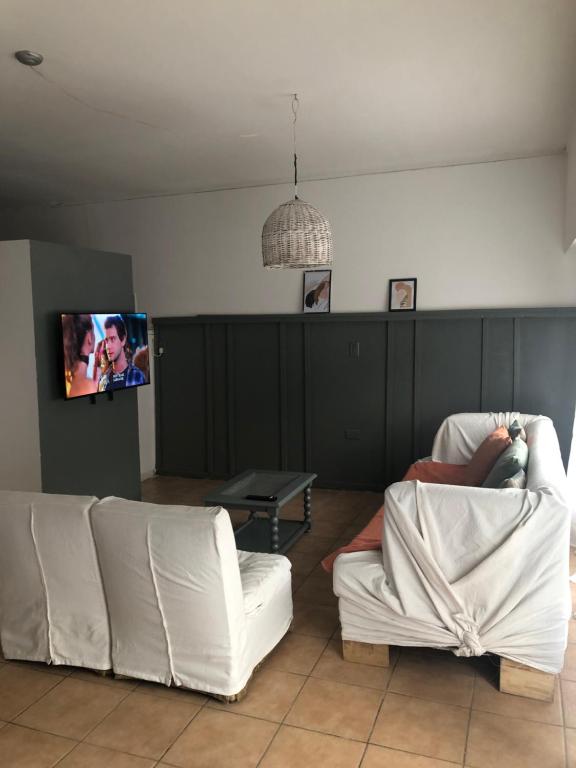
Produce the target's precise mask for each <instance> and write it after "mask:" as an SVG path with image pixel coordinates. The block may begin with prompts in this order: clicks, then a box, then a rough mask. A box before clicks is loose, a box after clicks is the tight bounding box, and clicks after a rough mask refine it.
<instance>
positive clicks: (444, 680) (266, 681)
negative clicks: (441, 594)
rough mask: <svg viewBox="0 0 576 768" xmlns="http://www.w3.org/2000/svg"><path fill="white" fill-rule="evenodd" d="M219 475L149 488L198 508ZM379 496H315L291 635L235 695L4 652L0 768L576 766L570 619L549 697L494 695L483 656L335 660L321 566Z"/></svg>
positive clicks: (403, 654) (300, 551) (491, 672)
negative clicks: (378, 662)
mask: <svg viewBox="0 0 576 768" xmlns="http://www.w3.org/2000/svg"><path fill="white" fill-rule="evenodd" d="M214 485H215V483H213V482H207V481H190V480H181V479H176V478H155V479H153V480H150V481H147V482H146V483H144V497H145V498H146V499H147V500H149V501H158V502H162V503H188V504H198V503H200V502H201V499H202V497H203V495H204V494H205V493H207V491H208V490H209V489H210V488H212V487H214ZM379 505H380V495H379V494H372V493H360V492H345V491H323V490H317V491H314V494H313V520H314V522H315V525H314V528H313V531H312V532H311V533H310V534H307V535H306V536H305V537H304V538H303V539H301V540H300V541H299V542H298V543H297V544H296V546H295V547H294V549H293V550H292V551H291V552H290V555H289V556H290V559H291V560H292V563H293V582H294V614H295V615H294V624H293V628H292V632H290V633H289V634H288V635H287V636H286V638H285V639H284V640H283V641H282V643H281V644H280V646H279V647H278V648H277V650H276V651H275V652H274V653H273V654H272V655H271V656H270V657H269V658H268V659H267V660H266V662H265V663H264V665H263V666H262V668H261V669H260V670H259V671H258V672H257V673H256V675H255V676H254V678H253V680H252V682H251V685H250V688H249V692H248V696H247V697H246V698H245V699H244V700H243V701H242V702H239V703H236V704H229V705H223V704H219V703H218V702H216V701H214V700H212V699H209V698H208V697H206V696H203V695H200V694H196V693H192V692H186V691H176V690H172V689H170V688H164V687H163V686H158V685H154V684H152V683H140V682H138V681H126V680H122V681H119V680H114V679H109V678H100V677H97V676H96V675H93V674H92V673H91V672H88V671H86V670H76V669H69V668H58V667H55V668H50V667H45V666H43V665H36V664H26V663H12V662H5V661H3V660H2V659H0V768H49V767H51V766H56V765H57V766H59V767H61V768H153V767H154V766H157V767H158V768H160V766H165V768H168V766H175V767H176V768H220V767H222V766H226V767H227V768H228V767H231V768H232V767H233V768H255V767H256V766H260V767H261V768H309V767H310V768H313V767H315V766H322V768H357V767H358V766H361V767H362V768H449V767H450V766H452V767H453V768H454V766H467V768H576V621H575V622H572V623H571V624H572V626H571V628H570V630H571V631H570V641H571V643H570V646H569V649H568V653H567V655H566V665H565V669H564V672H563V674H562V675H561V677H560V678H559V680H558V684H557V690H556V695H555V699H554V701H553V702H552V703H551V704H546V703H540V702H534V701H530V700H528V699H522V698H518V697H514V696H508V695H506V694H501V693H499V691H498V690H497V688H496V684H495V683H496V678H497V668H496V666H495V663H494V660H492V659H490V658H485V657H484V658H482V659H476V660H464V659H456V657H454V656H453V655H452V654H449V653H443V652H440V651H424V650H423V651H418V650H407V649H404V650H400V651H399V650H395V651H393V654H392V664H391V667H390V668H389V669H380V668H378V667H371V666H367V665H362V664H350V663H348V662H345V661H344V660H343V659H342V656H341V653H340V639H339V628H338V613H337V604H336V599H335V597H334V596H333V594H332V591H331V588H330V578H329V577H328V576H327V575H326V574H324V572H323V571H322V570H321V568H320V567H319V561H320V559H321V558H322V557H323V556H324V554H326V553H328V552H330V551H332V549H334V548H335V546H336V545H338V544H339V543H340V542H341V541H342V540H346V539H347V538H349V537H351V536H353V535H354V534H355V533H356V532H357V531H358V530H359V529H360V528H362V527H363V526H364V525H365V523H366V522H367V521H368V520H369V518H370V517H371V516H372V515H373V514H374V512H375V511H376V509H377V508H378V506H379ZM300 511H301V510H300V507H299V505H298V504H297V503H293V504H291V505H290V506H289V507H288V508H287V510H286V512H287V514H288V515H291V516H297V515H299V514H300ZM243 517H244V515H243V513H238V512H232V518H233V521H234V523H239V522H241V520H242V519H243ZM575 597H576V595H575Z"/></svg>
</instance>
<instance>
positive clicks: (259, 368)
mask: <svg viewBox="0 0 576 768" xmlns="http://www.w3.org/2000/svg"><path fill="white" fill-rule="evenodd" d="M155 324H156V326H157V329H158V332H159V334H161V332H162V329H163V328H164V327H165V326H179V327H182V328H183V329H184V330H183V336H182V339H181V343H182V344H185V345H186V348H187V349H192V348H193V347H196V346H199V347H205V348H206V357H205V359H204V366H205V368H206V367H207V368H210V369H211V370H209V371H201V370H198V371H197V379H198V381H200V382H205V384H204V386H205V387H206V388H207V390H209V391H207V393H206V398H205V403H204V405H203V406H202V407H204V408H205V412H206V419H207V433H206V435H205V440H201V441H200V443H199V446H200V447H199V450H201V449H202V444H203V443H204V444H205V451H206V456H205V459H204V463H205V466H206V467H207V470H206V471H207V472H208V473H209V474H211V476H214V477H221V476H222V475H231V474H233V473H235V472H238V471H240V470H241V469H245V468H248V467H249V466H255V467H262V468H276V467H278V468H280V467H283V468H286V469H293V470H301V469H306V470H309V471H314V472H317V473H318V474H319V480H318V485H325V486H332V487H336V488H346V487H348V488H384V487H385V485H387V484H388V483H390V482H393V481H395V480H398V479H400V478H401V477H402V476H403V475H404V473H405V471H406V469H407V468H408V466H409V465H410V463H411V462H412V461H414V460H415V459H416V458H420V457H421V456H423V455H426V454H427V453H429V451H430V448H431V443H432V438H433V435H434V433H435V431H436V429H437V428H438V426H439V425H440V423H441V421H442V419H443V418H444V417H445V416H448V415H449V414H451V413H455V412H459V411H477V410H494V411H505V410H509V409H511V408H512V407H513V404H514V407H516V408H518V409H519V410H523V411H525V412H533V413H545V414H547V415H550V416H551V417H552V418H554V420H555V423H556V427H557V429H558V433H559V436H560V439H561V442H562V449H563V455H564V459H565V460H566V459H567V456H568V448H569V442H570V435H571V430H572V422H573V417H574V403H575V397H576V386H574V382H575V381H576V354H575V353H576V325H575V324H576V310H575V309H571V308H566V309H525V310H477V311H476V310H467V311H454V312H450V311H443V312H418V313H409V314H408V313H407V314H405V315H401V314H394V315H390V314H387V313H373V314H363V315H360V314H358V315H356V314H350V315H323V316H302V315H277V316H266V315H262V316H248V317H246V316H233V317H232V316H230V317H225V316H210V317H208V316H206V317H198V318H163V319H159V320H156V321H155ZM192 329H202V330H201V331H198V332H197V331H194V330H192ZM515 329H516V333H515ZM159 337H160V336H159ZM358 345H359V346H358ZM357 351H359V353H360V356H359V357H358V356H357ZM192 354H193V355H194V354H196V353H192ZM196 365H197V366H199V367H201V366H202V365H203V363H202V358H201V357H199V358H197V359H196ZM164 378H165V377H164ZM163 381H164V379H163ZM165 383H166V386H165V387H164V394H163V395H162V397H170V392H174V391H176V390H174V389H173V387H172V385H171V384H170V383H169V382H168V381H166V382H165ZM194 386H196V382H195V384H194ZM182 398H184V395H182ZM186 399H187V402H188V403H190V402H193V403H195V404H201V403H202V402H203V400H202V397H201V395H200V394H198V395H197V396H195V397H194V398H192V399H190V398H189V397H187V398H186ZM176 400H178V398H176ZM182 403H184V400H182ZM162 407H163V406H161V405H159V409H158V412H159V413H160V412H161V410H162ZM198 418H199V415H198ZM169 431H170V430H169ZM168 437H169V436H167V438H166V439H168ZM197 458H198V456H197ZM188 461H189V459H188Z"/></svg>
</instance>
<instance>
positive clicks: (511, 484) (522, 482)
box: [500, 469, 526, 488]
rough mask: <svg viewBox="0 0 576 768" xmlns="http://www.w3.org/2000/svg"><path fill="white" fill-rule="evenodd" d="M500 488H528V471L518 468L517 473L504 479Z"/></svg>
mask: <svg viewBox="0 0 576 768" xmlns="http://www.w3.org/2000/svg"><path fill="white" fill-rule="evenodd" d="M500 488H526V472H524V470H523V469H520V470H518V472H516V474H515V475H512V477H509V478H507V479H506V480H504V482H503V483H502V485H501V486H500Z"/></svg>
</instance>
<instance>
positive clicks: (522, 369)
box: [514, 318, 576, 464]
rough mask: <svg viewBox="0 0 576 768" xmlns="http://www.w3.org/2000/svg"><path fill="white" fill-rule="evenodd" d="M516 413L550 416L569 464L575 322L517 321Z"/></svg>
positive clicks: (575, 377)
mask: <svg viewBox="0 0 576 768" xmlns="http://www.w3.org/2000/svg"><path fill="white" fill-rule="evenodd" d="M515 349H516V354H515V358H516V365H515V382H514V409H515V410H518V411H521V412H522V413H536V414H539V413H541V414H544V415H545V416H549V417H550V418H551V419H552V420H553V421H554V426H555V427H556V431H557V433H558V439H559V441H560V447H561V450H562V457H563V459H564V463H565V464H566V463H567V461H568V456H569V453H570V442H571V438H572V428H573V422H574V400H575V398H576V318H572V319H566V318H522V319H518V320H516V338H515Z"/></svg>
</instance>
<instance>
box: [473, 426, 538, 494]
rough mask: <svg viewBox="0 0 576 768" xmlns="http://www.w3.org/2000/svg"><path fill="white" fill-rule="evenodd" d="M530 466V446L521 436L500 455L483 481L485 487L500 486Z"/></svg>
mask: <svg viewBox="0 0 576 768" xmlns="http://www.w3.org/2000/svg"><path fill="white" fill-rule="evenodd" d="M527 466H528V446H527V445H526V443H525V442H524V440H521V439H520V438H519V437H517V438H516V440H514V441H513V442H512V445H510V446H508V448H506V450H505V451H504V452H503V453H502V454H501V455H500V456H499V457H498V460H497V461H496V463H495V464H494V466H493V467H492V469H491V471H490V473H489V475H488V477H487V478H486V480H485V481H484V482H483V484H482V485H483V486H484V488H500V487H501V486H502V483H503V482H504V481H505V480H507V479H508V478H509V477H512V476H513V475H516V474H517V473H518V472H519V471H520V470H521V469H523V470H525V469H526V467H527Z"/></svg>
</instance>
